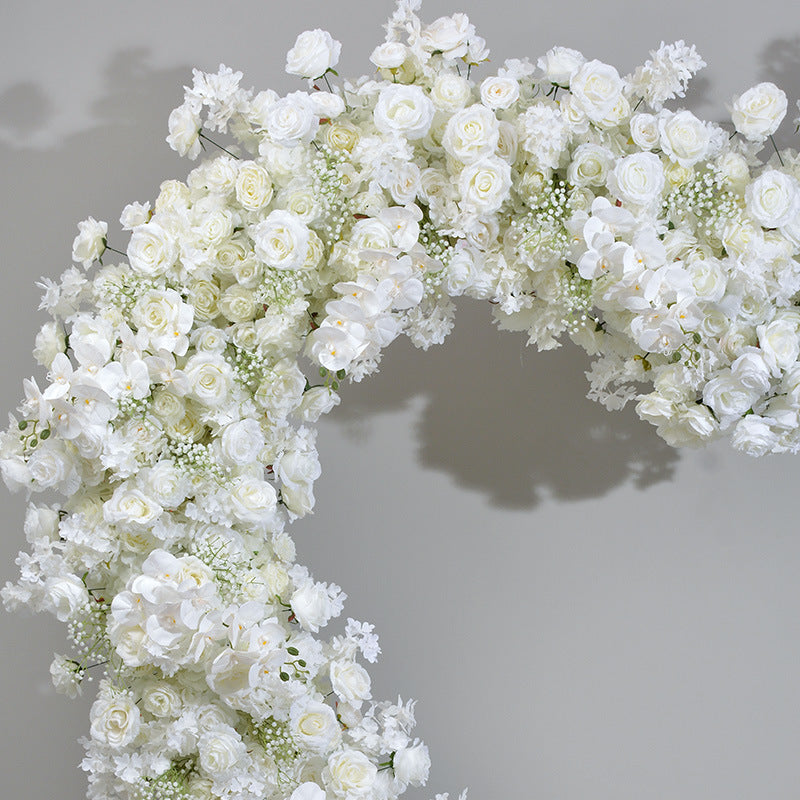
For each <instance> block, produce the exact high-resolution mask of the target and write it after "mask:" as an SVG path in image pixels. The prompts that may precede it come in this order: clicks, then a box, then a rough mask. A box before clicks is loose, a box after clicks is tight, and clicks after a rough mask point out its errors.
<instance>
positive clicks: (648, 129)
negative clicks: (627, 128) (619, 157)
mask: <svg viewBox="0 0 800 800" xmlns="http://www.w3.org/2000/svg"><path fill="white" fill-rule="evenodd" d="M659 138H660V133H659V130H658V118H657V117H655V116H654V115H653V114H634V115H633V116H632V117H631V139H633V141H634V143H635V144H636V145H637V147H640V148H641V149H642V150H655V149H656V148H657V147H658V142H659Z"/></svg>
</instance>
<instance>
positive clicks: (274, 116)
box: [264, 92, 319, 147]
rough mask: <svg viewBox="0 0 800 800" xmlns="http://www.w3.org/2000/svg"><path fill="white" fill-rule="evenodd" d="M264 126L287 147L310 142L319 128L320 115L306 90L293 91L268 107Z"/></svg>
mask: <svg viewBox="0 0 800 800" xmlns="http://www.w3.org/2000/svg"><path fill="white" fill-rule="evenodd" d="M264 122H265V125H264V127H265V128H266V130H267V133H269V136H270V138H271V139H272V141H273V142H275V143H277V144H282V145H284V146H285V147H296V146H297V145H298V144H300V143H301V142H310V141H311V140H312V139H313V138H314V134H316V132H317V130H318V128H319V117H318V116H317V114H316V113H315V111H314V107H313V105H312V103H311V101H310V100H309V97H308V94H306V93H305V92H292V93H291V94H288V95H286V97H282V98H281V99H280V100H276V101H275V102H274V103H273V104H272V105H271V106H270V107H269V108H268V109H267V113H266V118H265V120H264Z"/></svg>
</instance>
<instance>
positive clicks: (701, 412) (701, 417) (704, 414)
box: [680, 403, 719, 440]
mask: <svg viewBox="0 0 800 800" xmlns="http://www.w3.org/2000/svg"><path fill="white" fill-rule="evenodd" d="M680 422H681V423H682V424H683V425H684V426H685V427H686V429H687V430H688V431H690V434H691V436H693V437H695V438H696V439H700V440H705V439H710V438H711V437H712V436H713V435H714V434H715V433H716V432H717V430H718V428H719V426H718V425H717V423H716V421H715V419H714V417H713V416H712V414H711V412H710V411H709V410H708V409H707V408H706V407H705V406H704V405H699V404H697V403H695V404H693V405H691V406H689V408H687V409H685V410H683V411H681V414H680Z"/></svg>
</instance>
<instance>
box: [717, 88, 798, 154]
mask: <svg viewBox="0 0 800 800" xmlns="http://www.w3.org/2000/svg"><path fill="white" fill-rule="evenodd" d="M788 105H789V104H788V101H787V99H786V94H785V93H784V91H783V90H782V89H779V88H778V87H777V86H776V85H775V84H774V83H769V82H765V83H759V84H758V85H757V86H753V87H752V88H751V89H748V90H747V91H746V92H745V93H744V94H743V95H740V96H739V97H737V98H735V99H734V101H733V109H732V111H731V119H732V120H733V124H734V126H735V127H736V130H737V131H738V132H739V133H741V134H742V136H744V137H745V138H746V139H749V140H750V141H751V142H763V141H764V140H765V139H766V138H767V137H769V136H772V134H773V133H775V131H776V130H778V126H779V125H780V124H781V122H782V120H783V118H784V117H785V116H786V110H787V108H788Z"/></svg>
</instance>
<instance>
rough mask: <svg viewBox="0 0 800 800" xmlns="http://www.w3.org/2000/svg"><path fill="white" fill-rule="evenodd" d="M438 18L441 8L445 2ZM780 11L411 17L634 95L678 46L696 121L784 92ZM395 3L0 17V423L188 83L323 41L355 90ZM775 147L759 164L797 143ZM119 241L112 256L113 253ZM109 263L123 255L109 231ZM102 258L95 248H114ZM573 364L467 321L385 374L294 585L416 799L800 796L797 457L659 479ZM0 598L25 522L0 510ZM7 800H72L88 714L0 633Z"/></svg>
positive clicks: (664, 451) (32, 646)
mask: <svg viewBox="0 0 800 800" xmlns="http://www.w3.org/2000/svg"><path fill="white" fill-rule="evenodd" d="M454 2H455V0H454ZM793 8H796V6H795V4H794V3H791V2H786V1H784V2H781V1H780V0H764V1H763V2H760V3H758V4H757V5H756V4H754V3H745V2H743V0H730V2H726V3H724V4H723V3H721V2H713V3H706V4H699V3H696V2H688V0H675V2H672V3H670V4H663V3H649V2H648V3H644V2H641V1H640V2H623V0H606V2H603V3H592V4H587V3H584V2H581V1H580V0H560V1H559V2H556V3H537V4H522V3H519V2H518V0H493V2H492V3H482V2H477V0H460V3H459V4H457V5H451V4H450V3H449V2H444V0H436V1H435V2H434V1H433V0H426V8H425V10H424V13H425V16H426V17H427V18H428V19H429V20H432V19H434V18H435V17H437V16H439V15H440V14H443V13H450V12H453V11H457V10H463V11H466V12H467V13H468V14H469V15H470V18H471V19H472V20H473V21H474V22H475V23H476V24H477V26H478V30H479V32H480V33H481V34H482V35H484V36H485V37H486V39H487V40H488V41H489V44H490V46H491V48H492V51H493V55H494V58H493V62H494V65H495V66H499V65H500V64H501V63H502V61H503V60H504V59H505V58H506V57H511V56H522V55H530V56H532V57H536V56H538V55H540V54H541V53H543V52H544V51H545V50H546V49H547V48H548V47H550V46H551V45H553V44H564V45H568V46H571V47H575V48H578V49H581V50H583V52H584V53H585V54H586V55H587V56H590V57H597V58H601V59H604V60H607V61H610V62H612V63H614V64H615V65H617V66H618V67H619V68H620V70H621V71H627V70H630V69H632V68H633V67H634V66H635V65H636V64H637V63H638V62H639V61H640V60H643V59H644V58H646V56H647V52H648V50H649V49H651V48H653V47H657V46H658V44H659V42H660V41H661V40H662V39H664V40H667V41H670V40H674V39H677V38H684V39H686V40H687V41H688V42H694V43H695V44H696V45H697V46H698V49H699V50H700V52H701V53H702V54H703V55H704V56H705V58H706V60H707V61H708V62H709V64H710V67H709V68H708V69H707V70H706V71H705V72H704V77H703V78H701V79H699V80H698V81H697V85H696V87H695V89H694V90H693V91H692V93H691V96H690V98H689V100H688V103H689V105H691V107H692V108H694V109H695V110H696V111H697V112H698V113H700V114H702V115H704V116H706V117H708V118H712V119H721V118H723V117H724V116H725V114H726V112H725V103H726V102H727V101H729V100H730V99H731V97H732V95H733V94H734V93H737V92H741V91H743V90H744V89H745V88H747V87H748V86H750V85H752V84H754V83H756V82H757V81H760V80H765V79H771V80H775V81H777V82H779V83H780V84H781V85H783V86H784V88H785V89H787V91H788V93H789V95H790V98H791V103H792V113H794V101H795V99H796V98H797V97H798V96H800V69H799V68H798V67H800V16H798V14H797V12H796V10H795V11H793V10H792V9H793ZM390 11H391V7H390V4H389V2H388V0H387V2H375V0H372V1H371V2H369V3H364V2H359V0H329V1H328V2H326V3H321V2H305V3H291V4H290V3H288V2H287V3H277V2H274V0H259V1H258V2H250V1H248V2H235V3H225V2H219V1H218V2H210V1H209V0H194V2H192V3H188V2H187V3H183V2H180V3H179V2H173V3H169V4H166V3H161V2H155V1H154V0H137V2H136V3H109V2H107V0H106V2H79V3H77V4H75V3H69V4H67V3H61V2H56V1H55V0H47V1H45V0H39V2H29V3H25V4H23V3H21V2H6V3H4V4H3V8H2V10H1V11H0V175H1V176H2V179H1V180H0V197H2V214H0V265H1V267H2V275H3V284H2V290H1V291H0V341H2V343H3V352H2V370H3V372H2V374H3V376H4V377H3V381H2V386H0V390H1V392H2V396H1V397H0V400H2V402H0V408H5V409H12V408H13V407H14V406H16V404H17V403H18V401H19V398H20V396H21V379H22V378H23V377H25V376H26V375H28V374H30V371H31V369H32V359H31V357H30V348H31V346H32V342H33V336H34V333H35V331H36V329H37V328H38V325H39V324H40V322H41V321H42V318H41V317H40V316H39V315H38V314H37V313H35V308H36V306H37V304H38V291H37V290H36V289H35V288H34V287H33V281H34V280H35V279H36V278H38V277H39V276H40V275H48V276H51V277H56V276H57V275H58V274H59V273H60V272H61V270H62V269H63V268H64V267H66V266H67V265H68V264H69V260H70V246H71V242H72V238H73V237H74V235H75V230H76V229H75V224H76V223H77V221H78V220H80V219H83V218H85V217H86V216H88V215H90V214H91V215H94V216H95V217H100V218H106V219H109V221H112V222H113V221H114V220H116V218H117V217H118V214H119V210H120V209H121V207H122V206H123V205H124V204H125V203H127V202H129V201H131V200H142V201H143V200H146V199H149V198H151V197H152V196H153V195H154V192H155V191H156V189H157V187H158V184H159V183H160V181H161V180H162V179H164V178H166V177H173V176H183V175H185V173H186V171H187V165H186V164H185V163H182V162H181V161H180V160H179V159H178V158H177V157H176V156H175V155H174V154H173V153H172V152H171V151H170V150H169V148H168V147H167V146H166V144H164V142H163V139H164V136H165V135H166V118H167V115H168V113H169V111H170V110H171V109H172V108H173V106H175V105H177V103H178V102H179V101H180V98H181V85H182V84H183V83H186V82H188V81H189V80H190V79H191V67H192V66H193V65H196V66H199V67H201V68H204V69H212V68H215V67H216V65H217V64H218V63H219V62H224V63H226V64H227V65H229V66H232V67H235V68H239V69H242V70H243V71H244V72H245V82H246V83H247V84H248V85H250V84H252V85H255V86H257V87H260V88H266V87H267V86H273V87H274V88H276V89H278V90H281V91H285V90H288V89H291V88H301V87H300V86H299V84H297V83H296V82H293V81H292V80H290V79H289V78H288V76H285V75H283V72H282V68H283V62H284V56H285V52H286V50H287V49H288V48H289V47H290V46H291V44H292V43H293V41H294V37H295V35H296V34H297V33H298V32H300V31H301V30H304V29H306V28H313V27H323V28H327V29H329V30H330V31H331V32H332V33H333V35H334V36H336V37H337V38H339V39H340V40H341V41H342V42H343V44H344V54H343V59H342V71H343V74H349V75H353V76H355V75H357V74H361V72H362V71H366V70H367V69H368V67H369V65H368V62H367V57H368V55H369V53H370V51H371V49H372V47H373V46H374V45H375V44H376V43H377V42H378V40H379V39H380V37H381V30H380V24H381V23H382V22H383V20H384V19H385V18H386V16H388V14H389V12H390ZM792 127H793V126H792V125H791V124H789V123H787V124H785V125H784V128H783V129H782V131H781V140H782V142H784V143H788V142H789V141H790V140H791V138H792V135H791V134H792ZM114 229H115V228H114V226H113V225H112V231H113V230H114ZM119 241H120V243H122V244H124V242H123V241H122V240H121V237H120V240H119ZM112 243H113V242H112ZM584 368H585V364H584V359H583V358H582V357H581V355H580V354H579V353H577V352H575V351H574V350H573V349H567V348H565V349H564V350H562V351H558V352H555V353H546V354H541V355H539V354H536V353H535V352H530V351H527V350H526V349H525V348H524V347H523V346H522V342H521V340H520V339H519V338H517V337H515V336H514V335H512V334H507V333H502V334H501V333H498V332H496V331H495V330H494V329H493V327H492V326H491V324H490V322H489V314H488V310H487V309H486V308H483V307H481V306H478V305H475V304H463V305H462V308H461V313H460V315H459V317H458V319H457V326H456V331H455V333H454V334H453V336H452V338H451V340H450V341H449V342H448V343H447V344H446V345H445V346H443V347H441V348H439V349H438V350H435V351H434V350H432V351H430V352H428V353H420V352H413V351H412V348H410V347H408V346H406V345H405V343H402V342H401V343H397V344H396V345H394V346H393V347H392V348H391V350H390V351H389V353H388V355H387V357H386V359H385V366H384V369H383V371H382V372H381V374H380V375H378V376H376V377H375V378H373V379H371V380H370V381H367V382H365V383H364V384H361V385H355V386H353V387H350V388H348V389H347V390H346V392H345V403H344V406H343V407H342V408H341V409H339V411H338V413H337V414H336V415H335V416H334V417H333V418H332V419H330V420H327V421H325V422H324V424H323V425H322V427H321V434H320V449H321V457H322V462H323V469H324V474H323V477H322V479H321V480H320V483H319V491H318V506H317V513H316V515H315V516H314V517H313V518H312V519H311V520H309V521H306V522H304V523H303V524H301V525H298V526H297V529H296V532H295V533H296V537H297V540H298V545H299V552H300V555H301V560H305V561H306V562H307V563H309V564H310V565H311V566H312V568H313V569H314V571H315V572H316V574H317V576H318V577H320V578H321V579H326V580H334V581H336V582H338V583H340V584H342V585H343V586H344V588H345V589H346V590H347V591H348V593H349V594H350V598H351V599H350V601H349V604H348V607H347V609H346V613H347V614H349V615H351V616H354V617H357V618H359V619H371V620H372V621H374V622H375V623H377V625H378V630H379V632H380V633H381V635H382V644H383V650H384V658H383V662H382V663H381V664H380V665H379V666H378V668H377V669H376V670H375V672H374V675H375V688H376V694H378V695H382V696H388V697H393V696H395V695H396V694H397V693H398V692H399V693H400V694H402V695H403V697H406V696H413V697H417V698H418V699H419V704H418V706H417V714H418V719H419V733H420V735H421V736H423V737H424V738H425V739H426V741H427V742H428V744H429V746H430V748H431V753H432V756H433V760H434V766H433V770H432V774H431V782H430V784H429V790H430V791H427V790H426V791H419V792H416V793H411V792H410V793H409V797H410V798H412V799H413V798H417V799H418V798H428V797H430V796H432V794H433V793H434V792H441V791H445V790H450V791H451V792H456V793H457V792H458V790H459V789H460V788H462V787H463V786H465V785H469V786H470V787H471V795H470V796H471V798H472V800H495V798H501V797H502V798H520V800H522V799H523V798H555V799H557V800H588V799H589V798H592V800H612V799H613V800H662V799H663V800H667V798H680V800H715V799H716V798H725V800H748V799H749V798H759V800H792V799H793V798H796V797H797V786H798V780H799V779H800V759H798V757H797V753H798V752H800V713H798V712H800V675H799V674H798V673H799V670H798V665H799V664H800V622H798V619H799V618H798V614H797V608H798V601H800V582H799V581H798V580H797V578H798V576H800V530H798V526H797V524H796V518H797V512H796V508H797V497H798V493H799V492H798V478H800V460H799V459H797V458H790V457H780V458H778V457H773V458H769V459H763V460H760V461H754V460H750V459H747V458H744V457H740V456H737V455H735V454H733V453H732V452H729V451H728V449H727V448H726V447H724V446H717V447H712V448H710V449H708V450H706V451H704V452H681V453H676V452H673V451H671V450H669V449H668V448H666V447H665V446H664V445H663V444H662V443H660V441H659V440H658V439H657V438H656V437H655V436H654V435H653V434H652V433H651V431H650V429H649V428H648V427H646V426H644V425H643V424H641V423H639V422H638V421H637V420H636V419H635V417H634V415H633V414H632V413H622V414H616V415H611V414H608V413H606V412H605V411H604V410H603V409H602V408H600V407H597V406H595V405H593V404H591V403H590V402H589V401H587V400H585V399H583V397H584V393H585V385H584V378H583V374H582V372H583V369H584ZM0 503H1V504H2V511H3V536H2V546H1V548H0V550H1V551H2V552H0V579H2V580H5V579H9V578H11V577H13V576H14V575H15V567H14V566H13V558H14V555H15V553H16V551H17V550H18V549H19V547H21V546H22V533H21V520H22V515H23V502H22V498H20V497H18V496H16V497H8V496H6V495H5V493H3V494H1V495H0ZM0 626H2V631H1V632H0V641H2V647H3V658H2V660H0V672H1V673H2V681H0V719H2V721H3V723H4V724H2V725H0V758H2V776H1V777H0V785H2V787H3V788H2V790H1V791H0V793H1V794H2V796H3V797H4V798H5V797H8V798H36V799H38V798H42V799H47V798H59V800H78V798H80V797H82V796H83V793H84V786H85V784H84V778H83V776H82V774H81V773H80V772H79V771H78V769H77V767H76V764H77V762H78V760H79V758H80V754H81V748H80V747H79V746H78V745H77V744H76V743H75V740H76V738H77V737H78V736H79V735H82V734H83V733H84V731H85V730H86V729H87V722H86V712H87V708H88V702H86V701H85V700H84V701H80V702H76V703H70V701H67V700H66V699H64V698H61V697H59V696H57V695H55V694H54V692H53V690H52V689H51V688H50V687H49V678H48V674H47V667H48V664H49V658H50V656H51V653H52V651H53V650H62V649H63V647H64V644H63V642H64V636H63V633H62V632H61V630H60V627H59V626H58V624H57V623H55V622H52V621H50V620H46V619H44V618H30V617H23V616H21V615H20V616H14V617H12V616H10V615H8V614H5V613H0Z"/></svg>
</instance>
